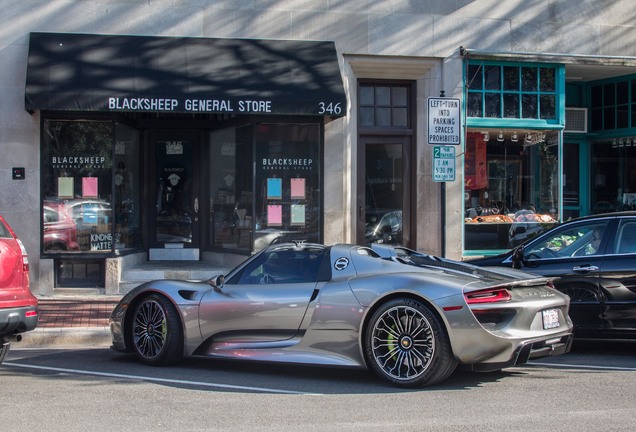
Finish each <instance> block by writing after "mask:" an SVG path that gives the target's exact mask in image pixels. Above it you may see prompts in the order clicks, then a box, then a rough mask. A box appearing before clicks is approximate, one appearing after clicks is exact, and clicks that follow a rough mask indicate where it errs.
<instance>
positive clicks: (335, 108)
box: [318, 102, 342, 115]
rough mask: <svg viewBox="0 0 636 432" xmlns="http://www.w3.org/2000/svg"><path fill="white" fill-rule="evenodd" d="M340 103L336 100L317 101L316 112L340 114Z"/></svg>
mask: <svg viewBox="0 0 636 432" xmlns="http://www.w3.org/2000/svg"><path fill="white" fill-rule="evenodd" d="M340 105H341V103H340V102H338V103H336V104H334V103H333V102H331V103H328V104H327V103H325V102H319V103H318V114H336V115H338V114H340V113H341V112H342V107H341V106H340Z"/></svg>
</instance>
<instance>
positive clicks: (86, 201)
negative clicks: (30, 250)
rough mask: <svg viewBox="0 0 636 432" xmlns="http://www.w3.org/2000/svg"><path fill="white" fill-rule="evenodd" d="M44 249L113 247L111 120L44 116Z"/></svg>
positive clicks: (104, 248) (105, 249)
mask: <svg viewBox="0 0 636 432" xmlns="http://www.w3.org/2000/svg"><path fill="white" fill-rule="evenodd" d="M43 136H44V138H43V146H42V190H43V194H42V196H43V203H42V210H43V226H42V244H43V250H44V252H47V253H49V252H89V251H90V252H101V251H111V250H112V237H111V233H112V226H111V224H112V223H113V220H112V211H111V199H112V180H113V179H112V167H113V163H112V150H113V145H112V144H113V123H112V122H108V121H106V122H102V121H66V120H45V121H44V133H43Z"/></svg>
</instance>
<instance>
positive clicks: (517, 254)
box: [512, 246, 523, 269]
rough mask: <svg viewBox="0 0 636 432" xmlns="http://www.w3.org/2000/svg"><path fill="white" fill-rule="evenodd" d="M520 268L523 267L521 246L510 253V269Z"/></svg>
mask: <svg viewBox="0 0 636 432" xmlns="http://www.w3.org/2000/svg"><path fill="white" fill-rule="evenodd" d="M522 267H523V246H519V247H517V248H516V249H515V250H514V251H513V252H512V268H515V269H521V268H522Z"/></svg>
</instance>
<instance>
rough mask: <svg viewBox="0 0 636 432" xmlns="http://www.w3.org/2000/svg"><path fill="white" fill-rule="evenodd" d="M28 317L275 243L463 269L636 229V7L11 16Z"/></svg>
mask: <svg viewBox="0 0 636 432" xmlns="http://www.w3.org/2000/svg"><path fill="white" fill-rule="evenodd" d="M0 4H3V6H5V7H4V8H3V10H4V11H5V12H4V13H3V14H2V16H1V17H0V21H1V24H2V25H1V26H0V29H1V30H0V35H1V36H0V49H2V56H0V70H1V71H2V77H3V81H2V83H0V95H2V97H1V98H0V148H1V149H2V157H0V178H1V179H2V180H1V183H0V184H2V187H0V211H1V212H2V214H3V216H4V217H5V218H6V219H7V220H8V221H9V223H10V224H11V225H12V226H13V227H14V229H15V230H16V231H17V232H18V234H19V235H20V237H21V238H22V240H23V242H24V243H25V245H26V247H27V250H28V251H29V260H30V265H31V280H32V289H33V291H34V293H36V294H40V295H51V294H54V293H55V291H56V289H57V288H62V287H73V286H75V287H87V286H92V287H98V288H100V289H102V290H103V291H104V292H105V293H121V291H122V290H121V289H120V287H119V285H118V281H119V278H120V275H121V269H122V267H124V266H125V265H126V264H127V263H130V262H138V261H145V260H150V261H154V260H159V261H171V262H173V263H174V265H175V267H176V268H178V267H179V262H180V261H186V260H187V261H206V262H210V263H217V264H218V263H220V264H222V265H227V266H230V265H232V264H233V263H236V262H240V261H241V260H242V259H244V258H245V257H246V256H248V255H249V254H251V253H253V252H254V251H257V250H259V249H261V248H262V247H264V246H265V245H267V244H271V243H272V242H278V241H285V240H309V241H318V242H323V243H335V242H350V243H358V244H368V243H370V242H390V243H399V244H403V245H405V246H407V247H410V248H413V249H417V250H421V251H424V252H427V253H432V254H437V255H444V256H446V257H450V258H455V259H463V258H466V257H470V256H476V255H486V254H494V253H498V252H501V251H503V250H506V249H509V248H511V247H514V246H515V245H516V244H518V243H520V242H522V241H523V240H525V239H526V238H528V237H529V236H532V235H536V233H538V232H540V231H541V230H543V229H546V228H547V227H550V226H552V225H553V224H555V223H559V222H561V221H563V220H567V219H569V218H572V217H577V216H581V215H585V214H589V213H595V212H604V211H618V210H621V209H628V208H634V207H635V205H636V175H635V173H636V133H635V131H636V48H635V47H634V43H633V42H634V41H635V40H636V25H635V24H634V18H635V17H636V5H634V4H633V2H631V1H628V0H612V1H605V2H598V1H594V0H584V1H573V0H557V1H521V0H519V1H508V2H505V3H504V2H495V1H490V0H473V1H453V2H438V1H419V2H412V1H405V0H404V1H402V0H393V1H379V2H378V1H376V2H371V1H367V0H354V1H348V2H334V1H302V0H272V1H262V2H261V1H254V0H240V1H202V0H178V1H161V0H156V1H152V0H151V1H148V2H144V3H140V2H138V1H133V0H95V1H90V0H89V1H86V0H84V1H73V0H66V1H57V0H54V1H47V2H44V1H39V0H27V1H24V2H20V3H19V4H17V3H15V2H10V1H9V0H0Z"/></svg>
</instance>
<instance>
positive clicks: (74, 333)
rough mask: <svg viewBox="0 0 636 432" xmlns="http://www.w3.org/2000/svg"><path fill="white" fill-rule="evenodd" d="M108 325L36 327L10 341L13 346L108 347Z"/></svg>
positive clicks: (110, 341)
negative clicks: (20, 338) (20, 337)
mask: <svg viewBox="0 0 636 432" xmlns="http://www.w3.org/2000/svg"><path fill="white" fill-rule="evenodd" d="M111 343H112V339H111V335H110V329H109V328H108V327H56V328H41V329H38V328H36V329H35V330H33V331H30V332H26V333H23V334H22V341H20V342H15V343H12V344H11V346H12V347H14V348H58V347H69V346H74V347H77V346H80V347H92V348H99V347H106V348H108V347H110V345H111Z"/></svg>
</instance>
